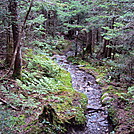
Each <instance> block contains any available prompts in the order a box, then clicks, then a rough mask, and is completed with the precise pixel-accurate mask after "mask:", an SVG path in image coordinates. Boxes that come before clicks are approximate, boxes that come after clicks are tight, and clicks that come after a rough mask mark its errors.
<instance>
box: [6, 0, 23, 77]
mask: <svg viewBox="0 0 134 134" xmlns="http://www.w3.org/2000/svg"><path fill="white" fill-rule="evenodd" d="M9 11H10V12H11V23H12V32H13V43H14V52H15V49H16V46H17V44H18V41H19V25H18V14H17V1H16V0H11V1H10V3H9ZM21 66H22V58H21V47H20V45H19V46H18V50H17V54H16V57H15V63H14V70H13V77H16V78H21Z"/></svg>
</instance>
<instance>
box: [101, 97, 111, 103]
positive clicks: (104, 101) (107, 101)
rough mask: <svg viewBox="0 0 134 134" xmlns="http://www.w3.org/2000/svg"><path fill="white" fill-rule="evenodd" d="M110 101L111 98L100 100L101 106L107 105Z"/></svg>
mask: <svg viewBox="0 0 134 134" xmlns="http://www.w3.org/2000/svg"><path fill="white" fill-rule="evenodd" d="M111 100H112V97H109V96H107V97H105V98H104V99H102V104H109V103H110V102H111Z"/></svg>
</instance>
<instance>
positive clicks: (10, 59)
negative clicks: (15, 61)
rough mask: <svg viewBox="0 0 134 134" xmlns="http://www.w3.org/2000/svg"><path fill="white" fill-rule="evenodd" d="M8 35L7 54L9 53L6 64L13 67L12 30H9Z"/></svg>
mask: <svg viewBox="0 0 134 134" xmlns="http://www.w3.org/2000/svg"><path fill="white" fill-rule="evenodd" d="M6 33H7V35H6V41H7V42H6V47H7V48H6V52H7V55H6V60H5V63H6V65H7V66H8V67H9V66H10V65H11V62H12V57H13V40H12V37H11V31H10V29H7V32H6Z"/></svg>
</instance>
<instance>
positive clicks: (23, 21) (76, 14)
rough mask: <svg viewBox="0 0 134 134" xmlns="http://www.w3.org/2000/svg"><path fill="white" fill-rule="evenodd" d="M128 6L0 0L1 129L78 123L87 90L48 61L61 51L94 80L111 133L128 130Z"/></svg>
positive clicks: (111, 1)
mask: <svg viewBox="0 0 134 134" xmlns="http://www.w3.org/2000/svg"><path fill="white" fill-rule="evenodd" d="M133 10H134V3H133V0H103V1H102V0H22V1H21V0H3V1H2V0H0V38H1V40H0V102H1V103H0V113H1V114H2V116H1V117H0V118H1V121H0V132H1V133H3V134H4V133H5V134H6V133H18V134H19V133H20V132H23V133H29V134H32V133H36V132H37V133H43V132H44V133H47V134H49V133H50V134H52V133H53V132H55V134H61V133H65V132H67V130H68V126H69V124H71V123H69V122H73V123H72V126H75V125H76V124H77V125H78V126H79V125H84V124H85V120H86V119H85V117H84V111H85V108H84V107H85V105H86V96H85V95H83V94H81V93H78V92H76V91H72V90H73V89H72V86H71V83H70V81H71V78H70V75H69V73H68V72H66V71H65V70H63V69H61V68H60V67H59V66H58V65H57V64H56V63H55V62H54V61H53V59H54V56H55V55H65V56H67V57H68V61H69V62H72V64H76V65H79V66H80V69H81V70H83V71H85V72H88V73H90V74H92V75H93V76H94V77H95V78H96V81H97V83H98V84H99V85H101V88H102V92H103V93H102V98H101V100H102V103H103V105H104V106H106V107H107V109H108V112H109V117H110V120H111V121H112V123H113V126H114V128H113V130H112V132H111V134H118V133H122V134H132V133H133V132H134V128H133V125H132V124H133V123H134V121H133V119H134V117H133V110H134V109H133V104H134V77H133V76H134V43H133V42H134V13H133V12H134V11H133ZM70 92H71V93H70ZM15 98H16V99H15ZM107 98H110V99H108V100H107ZM75 99H76V100H75ZM74 101H76V102H75V103H74ZM63 102H66V104H65V105H64V104H62V103H63ZM57 103H58V104H57ZM60 103H61V104H60ZM77 105H80V108H76V107H77ZM64 107H66V108H65V109H64ZM67 108H68V109H69V110H70V111H69V114H68V113H67V110H68V109H67ZM63 109H64V110H63ZM72 109H75V110H76V111H75V110H72ZM45 110H46V111H45ZM44 111H45V112H44ZM74 111H75V112H74ZM47 112H48V113H50V114H51V115H49V114H47V115H45V114H46V113H47ZM35 113H36V114H35ZM57 113H60V116H59V115H58V114H57ZM66 113H67V116H65V114H66ZM74 113H76V115H74ZM30 117H31V118H30ZM35 117H38V118H36V120H34V119H35ZM44 117H46V118H45V119H43V118H44ZM76 117H78V118H76ZM4 118H5V119H7V120H5V122H4ZM9 118H10V120H9ZM26 119H27V123H25V122H26ZM38 122H42V124H41V123H38ZM48 122H49V123H48ZM5 124H6V125H5ZM3 125H4V128H3ZM30 125H32V126H33V127H31V128H30V127H29V126H30ZM51 125H53V126H54V127H53V129H51V130H50V128H51ZM77 125H76V126H77ZM18 126H21V127H22V128H19V127H18ZM44 126H45V127H46V130H44V129H43V127H44ZM69 127H70V126H69Z"/></svg>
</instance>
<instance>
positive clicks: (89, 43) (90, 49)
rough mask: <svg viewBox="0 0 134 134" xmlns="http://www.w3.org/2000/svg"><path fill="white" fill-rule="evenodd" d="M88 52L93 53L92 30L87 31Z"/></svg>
mask: <svg viewBox="0 0 134 134" xmlns="http://www.w3.org/2000/svg"><path fill="white" fill-rule="evenodd" d="M86 53H89V54H90V55H92V30H90V32H89V33H87V43H86Z"/></svg>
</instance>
